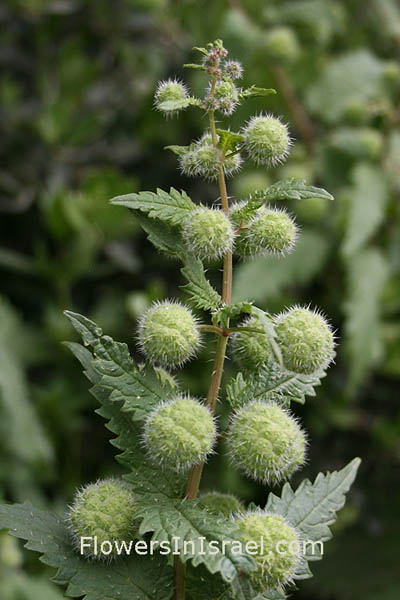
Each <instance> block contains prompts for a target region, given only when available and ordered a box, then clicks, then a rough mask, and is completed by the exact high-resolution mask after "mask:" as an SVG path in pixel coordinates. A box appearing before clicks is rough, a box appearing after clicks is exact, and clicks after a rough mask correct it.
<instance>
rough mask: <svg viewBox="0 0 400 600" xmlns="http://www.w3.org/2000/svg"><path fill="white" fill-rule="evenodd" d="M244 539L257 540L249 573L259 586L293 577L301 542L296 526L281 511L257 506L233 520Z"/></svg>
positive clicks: (279, 583) (280, 583)
mask: <svg viewBox="0 0 400 600" xmlns="http://www.w3.org/2000/svg"><path fill="white" fill-rule="evenodd" d="M235 523H236V524H237V525H238V527H239V529H240V531H241V533H242V539H243V541H244V542H245V543H247V542H256V543H257V545H258V547H257V554H256V555H255V556H254V558H255V562H256V565H257V569H256V570H255V571H253V572H252V573H250V577H251V579H252V580H253V582H254V583H255V584H256V586H257V587H258V589H259V590H260V591H261V590H266V589H272V588H276V587H280V586H284V585H286V584H288V583H291V582H292V581H293V578H294V576H295V573H296V570H297V568H298V566H299V564H300V560H301V543H300V537H299V534H298V533H297V531H296V529H295V528H294V527H292V526H291V525H290V524H289V523H288V522H287V521H286V519H284V518H283V517H281V516H280V515H275V514H271V513H267V512H265V511H262V510H259V511H254V512H250V511H249V512H247V513H246V514H245V515H243V516H240V517H238V518H237V519H236V520H235Z"/></svg>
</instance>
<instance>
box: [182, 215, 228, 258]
mask: <svg viewBox="0 0 400 600" xmlns="http://www.w3.org/2000/svg"><path fill="white" fill-rule="evenodd" d="M182 235H183V239H184V240H185V244H186V246H187V247H188V249H190V250H191V251H192V252H193V253H194V255H195V256H197V257H198V258H200V259H201V260H216V259H218V258H220V257H222V256H224V255H225V254H226V253H227V252H229V251H230V250H232V245H233V240H234V232H233V228H232V224H231V222H230V220H229V219H228V217H227V216H226V215H225V213H224V212H223V211H222V210H216V209H213V208H207V207H205V206H201V207H199V208H197V209H196V210H194V211H192V212H191V213H190V215H189V216H188V218H187V219H186V221H185V223H184V225H183V229H182Z"/></svg>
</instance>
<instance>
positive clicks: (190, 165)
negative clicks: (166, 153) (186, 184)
mask: <svg viewBox="0 0 400 600" xmlns="http://www.w3.org/2000/svg"><path fill="white" fill-rule="evenodd" d="M179 168H180V170H181V172H182V173H183V174H184V175H186V176H187V177H196V175H197V169H198V162H197V151H196V150H188V151H187V152H184V153H183V154H182V155H181V156H180V157H179Z"/></svg>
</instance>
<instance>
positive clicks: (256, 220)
mask: <svg viewBox="0 0 400 600" xmlns="http://www.w3.org/2000/svg"><path fill="white" fill-rule="evenodd" d="M296 239H297V227H296V223H295V222H294V220H293V219H292V218H291V217H290V216H289V215H288V213H287V212H286V211H285V210H282V209H278V208H271V207H268V206H262V207H261V208H259V209H258V211H257V213H256V214H255V215H254V216H253V217H251V219H250V220H249V221H248V223H246V224H245V227H244V229H243V230H242V231H240V232H239V235H238V237H237V238H236V240H235V252H236V254H238V255H239V256H267V255H270V254H278V255H281V256H282V255H285V254H288V253H289V252H290V251H291V250H292V249H293V248H294V245H295V242H296Z"/></svg>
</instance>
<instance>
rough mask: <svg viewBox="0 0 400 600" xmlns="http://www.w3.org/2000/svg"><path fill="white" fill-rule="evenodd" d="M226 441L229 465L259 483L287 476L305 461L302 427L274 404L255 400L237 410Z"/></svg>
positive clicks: (304, 442) (274, 481)
mask: <svg viewBox="0 0 400 600" xmlns="http://www.w3.org/2000/svg"><path fill="white" fill-rule="evenodd" d="M227 441H228V448H229V455H230V458H231V461H232V464H233V465H234V466H236V467H237V468H239V469H240V470H241V471H243V472H244V473H245V474H246V475H248V476H249V477H252V478H253V479H255V480H258V481H262V482H267V483H278V482H279V481H281V480H282V479H287V478H288V477H290V476H291V475H292V473H293V472H294V471H295V470H296V469H298V468H299V467H300V466H301V465H302V464H303V463H304V460H305V449H306V438H305V435H304V433H303V431H302V429H301V428H300V426H299V425H298V423H297V421H296V419H295V418H294V417H293V416H292V415H291V414H290V413H289V412H287V411H286V410H284V409H282V408H281V407H280V406H278V405H276V404H267V403H265V402H262V401H259V400H256V401H254V402H251V403H250V404H247V405H246V406H244V407H243V408H242V409H240V410H239V411H238V412H237V413H236V414H235V415H234V417H233V419H232V422H231V425H230V428H229V432H228V438H227Z"/></svg>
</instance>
